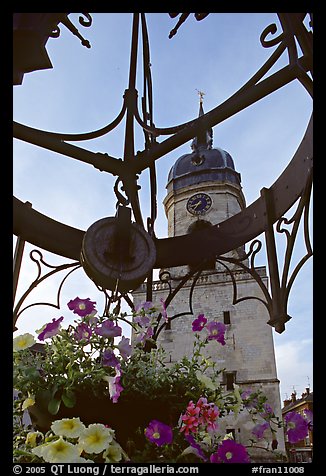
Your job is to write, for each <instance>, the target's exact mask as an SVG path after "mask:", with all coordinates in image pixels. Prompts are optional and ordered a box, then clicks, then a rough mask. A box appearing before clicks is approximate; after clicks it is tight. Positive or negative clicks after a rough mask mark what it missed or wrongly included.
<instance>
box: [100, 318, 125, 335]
mask: <svg viewBox="0 0 326 476" xmlns="http://www.w3.org/2000/svg"><path fill="white" fill-rule="evenodd" d="M95 332H96V334H97V335H99V336H102V337H118V336H121V334H122V329H121V327H120V326H117V325H115V324H114V322H113V321H111V319H107V320H106V321H104V322H103V323H102V325H101V326H99V327H96V329H95Z"/></svg>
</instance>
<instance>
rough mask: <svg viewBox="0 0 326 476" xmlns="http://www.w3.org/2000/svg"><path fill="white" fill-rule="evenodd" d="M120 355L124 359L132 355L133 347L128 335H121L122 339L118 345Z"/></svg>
mask: <svg viewBox="0 0 326 476" xmlns="http://www.w3.org/2000/svg"><path fill="white" fill-rule="evenodd" d="M117 348H118V349H119V352H120V355H121V357H122V358H123V359H127V358H128V357H129V356H130V355H131V350H132V347H131V345H130V343H129V339H128V337H124V336H123V337H121V341H120V342H119V344H118V345H117Z"/></svg>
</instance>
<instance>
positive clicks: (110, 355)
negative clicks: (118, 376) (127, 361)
mask: <svg viewBox="0 0 326 476" xmlns="http://www.w3.org/2000/svg"><path fill="white" fill-rule="evenodd" d="M119 364H120V362H119V360H118V359H117V357H116V355H115V354H114V352H113V350H105V351H104V352H103V354H102V365H103V367H116V366H117V365H119Z"/></svg>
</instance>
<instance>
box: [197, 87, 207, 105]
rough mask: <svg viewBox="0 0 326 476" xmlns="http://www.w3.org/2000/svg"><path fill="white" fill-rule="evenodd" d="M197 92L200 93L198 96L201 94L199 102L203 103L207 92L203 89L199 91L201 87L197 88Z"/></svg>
mask: <svg viewBox="0 0 326 476" xmlns="http://www.w3.org/2000/svg"><path fill="white" fill-rule="evenodd" d="M196 91H197V93H198V96H199V104H203V99H204V96H205V94H206V93H204V92H203V91H199V89H196Z"/></svg>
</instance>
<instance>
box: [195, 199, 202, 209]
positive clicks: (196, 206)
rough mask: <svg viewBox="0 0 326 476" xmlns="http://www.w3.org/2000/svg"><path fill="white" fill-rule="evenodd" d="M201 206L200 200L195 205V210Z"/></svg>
mask: <svg viewBox="0 0 326 476" xmlns="http://www.w3.org/2000/svg"><path fill="white" fill-rule="evenodd" d="M200 204H201V201H200V200H198V202H197V203H195V205H194V210H197V208H198V207H199V205H200Z"/></svg>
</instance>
